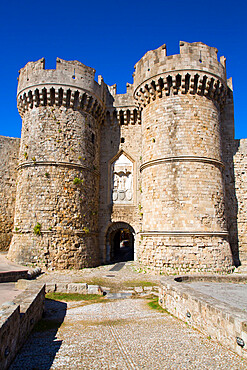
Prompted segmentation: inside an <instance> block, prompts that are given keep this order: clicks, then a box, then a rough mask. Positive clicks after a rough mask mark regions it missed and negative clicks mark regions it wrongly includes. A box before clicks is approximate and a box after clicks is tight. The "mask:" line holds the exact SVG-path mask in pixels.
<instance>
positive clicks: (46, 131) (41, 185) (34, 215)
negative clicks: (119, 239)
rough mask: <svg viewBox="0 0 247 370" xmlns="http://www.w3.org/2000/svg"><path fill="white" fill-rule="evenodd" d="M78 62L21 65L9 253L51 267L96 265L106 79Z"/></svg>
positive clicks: (22, 261)
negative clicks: (18, 141) (96, 76)
mask: <svg viewBox="0 0 247 370" xmlns="http://www.w3.org/2000/svg"><path fill="white" fill-rule="evenodd" d="M94 73H95V71H94V70H93V69H92V68H90V67H86V66H85V65H83V64H82V63H79V62H77V61H73V62H67V61H63V60H61V59H57V67H56V69H55V70H45V69H44V59H41V60H39V61H37V62H30V63H28V64H27V65H26V66H25V67H24V68H22V69H21V71H20V76H19V84H18V95H17V100H18V109H19V112H20V115H21V116H22V120H23V126H22V135H21V147H20V158H19V165H18V179H17V198H16V209H15V220H14V235H13V239H12V242H11V246H10V250H9V254H8V257H9V258H10V259H11V260H14V261H16V262H19V263H30V262H31V263H35V262H36V263H39V264H43V265H44V266H46V267H54V268H70V267H75V268H82V267H87V266H95V265H97V264H99V262H100V259H99V250H98V235H97V233H98V196H99V143H100V139H99V125H100V122H101V120H102V115H103V113H104V99H105V88H104V83H103V81H101V84H98V83H96V82H95V81H94Z"/></svg>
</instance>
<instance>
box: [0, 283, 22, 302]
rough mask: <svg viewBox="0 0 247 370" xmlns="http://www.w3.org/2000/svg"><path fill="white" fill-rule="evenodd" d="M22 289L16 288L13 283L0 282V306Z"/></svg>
mask: <svg viewBox="0 0 247 370" xmlns="http://www.w3.org/2000/svg"><path fill="white" fill-rule="evenodd" d="M21 292H22V290H19V289H16V287H15V283H0V306H1V305H2V304H3V303H7V302H11V301H12V300H13V299H14V298H16V297H17V296H18V295H19V294H20V293H21Z"/></svg>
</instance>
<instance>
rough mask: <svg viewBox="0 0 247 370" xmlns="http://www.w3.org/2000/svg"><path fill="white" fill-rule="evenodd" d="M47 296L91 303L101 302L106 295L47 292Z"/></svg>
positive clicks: (67, 300)
mask: <svg viewBox="0 0 247 370" xmlns="http://www.w3.org/2000/svg"><path fill="white" fill-rule="evenodd" d="M45 297H46V298H48V299H54V300H55V301H65V302H70V301H90V302H91V303H98V302H101V301H102V300H103V299H104V297H103V296H101V295H98V294H79V293H56V292H54V293H47V294H46V296H45Z"/></svg>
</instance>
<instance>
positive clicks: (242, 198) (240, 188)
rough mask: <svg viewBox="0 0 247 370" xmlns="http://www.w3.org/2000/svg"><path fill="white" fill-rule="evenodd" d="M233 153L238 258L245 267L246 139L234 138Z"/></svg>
mask: <svg viewBox="0 0 247 370" xmlns="http://www.w3.org/2000/svg"><path fill="white" fill-rule="evenodd" d="M235 145H236V151H235V152H236V154H235V155H234V173H235V191H236V198H237V227H238V229H237V232H238V245H239V259H240V263H241V265H243V266H244V267H245V268H246V267H247V139H242V140H236V143H235Z"/></svg>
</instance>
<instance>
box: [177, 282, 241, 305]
mask: <svg viewBox="0 0 247 370" xmlns="http://www.w3.org/2000/svg"><path fill="white" fill-rule="evenodd" d="M183 284H184V285H188V286H189V287H190V288H193V289H195V290H197V291H199V292H201V293H204V294H207V295H209V296H210V297H213V298H216V299H218V300H219V301H222V302H224V303H226V304H228V305H229V306H231V307H233V308H234V307H235V308H239V309H241V310H244V311H246V312H247V284H235V283H212V282H193V283H186V284H185V283H183Z"/></svg>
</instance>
